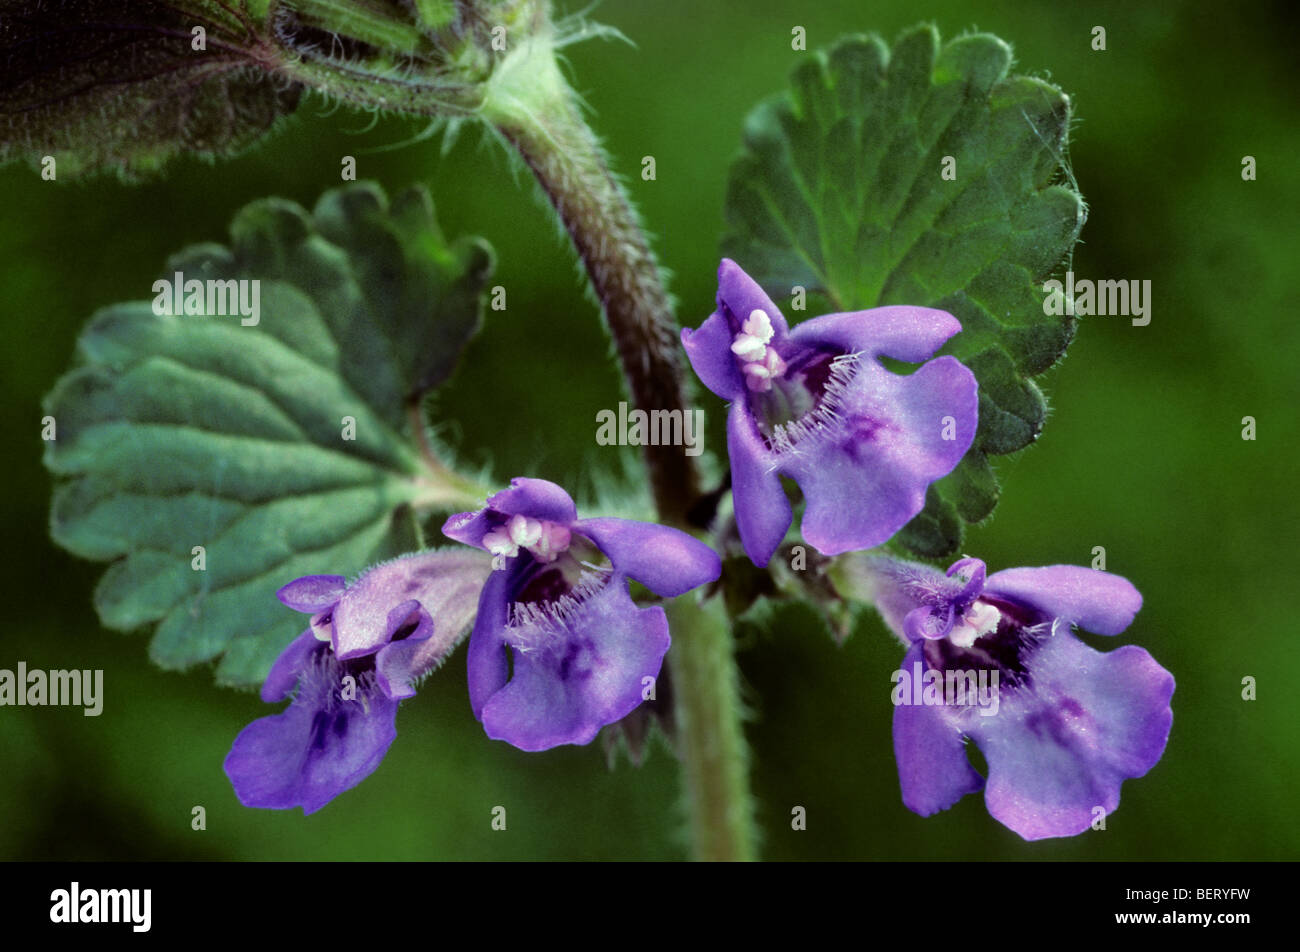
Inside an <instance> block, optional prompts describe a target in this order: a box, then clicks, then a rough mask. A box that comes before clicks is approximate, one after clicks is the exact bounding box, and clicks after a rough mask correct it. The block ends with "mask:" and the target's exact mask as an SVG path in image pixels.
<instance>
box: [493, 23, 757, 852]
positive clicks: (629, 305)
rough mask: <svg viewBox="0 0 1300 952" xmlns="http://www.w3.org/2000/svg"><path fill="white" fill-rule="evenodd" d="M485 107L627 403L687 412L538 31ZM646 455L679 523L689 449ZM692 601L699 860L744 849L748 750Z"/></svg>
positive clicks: (730, 674)
mask: <svg viewBox="0 0 1300 952" xmlns="http://www.w3.org/2000/svg"><path fill="white" fill-rule="evenodd" d="M544 29H545V28H544V27H543V31H544ZM484 113H485V116H486V117H487V118H488V119H489V121H491V122H492V123H493V125H494V126H495V128H496V129H497V131H498V132H499V133H500V134H501V136H502V137H503V138H504V139H505V140H506V141H507V142H508V143H509V144H510V145H511V146H513V147H514V148H515V150H516V151H518V153H519V155H520V156H522V158H523V160H524V161H525V162H526V163H527V164H528V167H529V168H530V169H531V170H532V172H533V174H534V175H535V176H536V177H537V181H538V183H539V184H540V185H541V187H542V189H543V190H544V191H545V193H546V196H547V198H548V199H549V200H550V202H551V204H552V205H553V206H554V207H555V210H556V212H557V213H558V214H559V216H560V220H561V221H562V222H563V223H564V227H565V229H566V231H567V232H568V233H569V237H570V238H571V239H572V241H573V245H574V248H575V249H576V250H577V252H578V256H579V257H580V258H581V259H582V263H583V266H584V267H585V268H586V270H587V274H588V276H589V278H590V280H591V286H592V289H593V290H594V291H595V293H596V296H597V297H598V298H599V299H600V303H601V307H602V309H603V310H604V314H605V320H606V322H607V324H608V326H609V331H610V334H611V335H612V337H613V338H614V346H615V349H616V350H617V352H618V357H619V361H620V363H621V364H622V367H623V373H624V375H625V377H626V378H627V383H628V388H629V390H630V391H631V396H632V399H633V401H634V403H635V405H636V406H637V407H638V408H640V409H642V410H646V411H651V410H668V411H673V410H681V411H682V412H683V413H684V412H686V392H685V386H684V384H683V378H682V364H681V357H680V352H681V349H680V341H679V339H678V333H677V326H676V321H675V320H674V319H673V313H672V306H671V304H670V302H669V299H668V294H667V292H666V291H665V289H664V285H663V280H662V277H661V275H660V272H659V266H658V264H657V263H656V261H655V257H654V253H653V252H652V251H651V250H650V245H649V242H648V241H647V239H646V236H645V233H644V231H643V230H642V229H641V225H640V222H639V221H638V220H637V216H636V213H635V212H634V211H633V209H632V206H631V203H630V202H629V201H628V197H627V195H626V193H625V192H624V190H623V187H622V186H621V185H620V184H619V182H618V180H617V179H616V178H615V177H614V176H613V174H612V173H611V172H610V170H609V168H608V167H607V165H606V162H605V156H604V154H603V152H602V150H601V147H600V143H599V142H598V141H597V139H596V136H595V134H594V133H593V132H592V131H591V129H590V128H589V127H588V126H587V124H586V122H585V121H583V118H582V115H581V113H580V112H579V110H578V106H577V103H576V102H575V101H574V97H573V94H572V92H571V91H570V89H569V87H568V84H567V83H566V82H565V81H564V79H563V77H562V76H560V74H559V71H558V69H557V68H556V66H555V59H554V51H553V50H552V49H551V47H550V45H549V44H548V43H547V42H546V37H545V34H544V32H543V33H541V34H539V35H538V36H537V37H535V38H534V39H533V40H532V41H530V42H529V44H528V45H525V46H524V47H523V48H521V49H519V50H517V51H515V52H513V53H512V54H511V55H510V56H508V57H507V58H506V60H505V61H504V62H503V63H502V64H500V65H499V66H498V68H497V70H496V72H495V73H494V75H493V80H492V86H491V88H490V90H489V94H488V98H487V102H486V105H485V108H484ZM645 458H646V466H647V469H648V471H649V476H650V486H651V489H652V491H653V494H654V500H655V506H656V508H657V509H658V512H659V518H660V519H661V520H662V521H663V522H665V523H668V524H675V525H678V526H682V527H686V526H687V525H688V513H689V512H690V510H691V508H692V507H693V505H694V504H695V502H696V501H697V499H698V496H699V487H698V475H697V473H696V470H695V467H694V464H693V461H692V458H691V457H689V456H687V455H686V454H685V452H684V451H683V448H682V447H680V446H646V447H645ZM695 601H696V600H695V599H694V598H693V597H691V596H684V597H682V598H679V599H677V600H676V601H675V602H674V603H672V604H670V605H669V606H668V611H669V615H670V619H671V622H670V625H671V629H672V632H673V647H672V650H671V651H670V652H669V654H668V661H669V665H670V669H671V671H672V676H673V697H674V699H675V701H674V703H675V713H676V719H677V741H678V745H677V746H678V750H679V752H680V755H681V758H682V764H683V769H684V773H685V786H686V794H687V800H688V803H689V807H688V812H689V814H690V827H691V839H692V842H693V843H694V847H695V855H696V857H697V858H698V859H704V860H748V859H753V858H754V853H755V849H754V824H753V806H752V802H751V799H750V794H749V789H748V763H749V758H748V749H747V747H746V744H745V735H744V730H743V728H742V726H741V708H740V702H739V694H738V686H737V685H738V674H737V671H736V664H735V658H734V656H733V654H732V637H731V631H730V627H729V626H728V624H727V620H726V618H725V616H724V615H723V613H722V610H721V608H722V606H721V602H720V600H719V599H714V600H713V601H712V602H711V603H708V604H706V605H705V606H703V607H701V606H699V605H697V604H695Z"/></svg>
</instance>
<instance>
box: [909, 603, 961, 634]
mask: <svg viewBox="0 0 1300 952" xmlns="http://www.w3.org/2000/svg"><path fill="white" fill-rule="evenodd" d="M952 616H953V612H952V605H951V604H945V605H939V606H933V605H922V606H921V607H920V608H914V609H912V610H911V611H910V612H908V613H907V616H906V617H905V618H904V619H903V634H904V635H905V636H906V637H907V640H908V641H922V640H925V641H931V640H934V639H935V638H946V637H948V632H950V631H952V623H953V617H952Z"/></svg>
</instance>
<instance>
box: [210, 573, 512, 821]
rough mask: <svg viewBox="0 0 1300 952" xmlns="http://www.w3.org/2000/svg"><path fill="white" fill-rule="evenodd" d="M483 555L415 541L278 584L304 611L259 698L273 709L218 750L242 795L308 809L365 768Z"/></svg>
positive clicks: (434, 656) (443, 647) (462, 618)
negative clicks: (372, 562) (361, 562)
mask: <svg viewBox="0 0 1300 952" xmlns="http://www.w3.org/2000/svg"><path fill="white" fill-rule="evenodd" d="M489 569H490V566H489V562H488V560H487V559H484V558H482V557H481V556H479V555H478V554H477V553H471V552H465V551H457V550H442V551H437V550H435V551H430V552H420V553H417V554H414V555H408V556H404V557H403V558H400V559H397V560H395V561H392V562H385V563H383V564H382V565H378V566H375V567H374V568H372V569H370V570H369V571H367V572H366V573H365V574H364V575H362V576H361V577H360V578H359V579H357V580H356V581H355V582H353V583H352V584H351V585H347V584H345V582H344V579H343V577H342V576H340V575H308V576H305V577H303V578H300V579H297V580H296V581H293V582H290V583H289V584H288V585H286V586H284V588H282V589H280V591H279V592H277V593H276V594H277V596H278V597H279V599H280V601H282V602H284V604H286V605H288V606H289V607H290V608H292V609H294V610H296V611H300V612H305V613H307V614H309V615H311V621H310V623H309V625H308V627H307V630H306V631H304V632H303V633H302V634H301V635H299V636H298V637H297V638H296V639H294V640H293V642H291V643H290V644H289V647H287V648H286V649H285V650H284V652H283V653H282V654H281V655H280V657H279V658H278V659H276V662H275V664H274V665H272V666H271V671H270V673H269V674H268V675H267V676H266V682H265V683H264V684H263V685H262V700H263V701H266V702H267V703H268V704H272V703H275V702H276V701H281V700H283V699H284V698H286V697H288V696H289V694H290V693H291V692H293V691H294V688H295V685H296V686H297V691H296V693H294V698H293V703H292V704H290V705H289V707H288V708H287V709H286V710H285V711H284V712H283V713H280V714H275V715H272V716H270V717H263V718H261V719H260V720H256V721H254V722H253V723H251V724H249V725H248V726H247V727H245V728H244V729H243V730H242V731H241V732H240V733H239V736H238V737H236V738H235V743H234V745H233V746H232V747H231V749H230V753H229V754H228V755H227V756H226V762H225V770H226V776H228V777H229V778H230V782H231V783H232V784H234V787H235V794H236V796H238V797H239V801H240V802H241V803H243V804H244V806H249V807H268V808H271V809H289V808H291V807H302V809H303V812H304V813H314V812H315V811H317V810H319V809H320V808H321V807H323V806H324V805H325V804H326V803H328V802H329V801H330V800H332V799H334V797H336V796H338V795H339V794H340V793H342V792H343V791H344V790H349V789H351V788H352V787H355V786H356V785H357V784H358V783H360V782H361V781H362V780H364V779H365V778H366V777H368V776H369V775H370V774H371V773H373V772H374V770H375V768H376V767H378V766H379V762H380V761H381V760H383V758H384V754H385V753H387V751H388V747H389V745H390V744H391V743H392V742H393V738H394V737H396V736H397V730H396V728H395V726H394V721H395V719H396V716H397V704H398V702H399V701H401V700H402V699H403V698H408V697H411V696H412V695H414V694H415V682H416V681H418V680H419V679H420V678H421V677H423V676H424V675H426V674H428V673H429V672H430V671H432V670H433V669H434V668H436V667H437V666H438V665H439V664H440V663H441V662H442V660H443V659H444V658H445V657H446V656H447V655H448V654H449V653H450V652H451V650H452V649H453V648H454V647H455V646H456V645H457V644H458V643H459V641H460V639H461V637H462V636H463V635H464V633H465V632H466V630H468V628H469V625H470V622H471V621H472V620H473V618H474V606H475V602H476V600H477V595H478V592H479V589H480V588H481V587H482V585H483V580H484V579H485V578H486V577H487V575H488V572H489Z"/></svg>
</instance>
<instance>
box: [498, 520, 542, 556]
mask: <svg viewBox="0 0 1300 952" xmlns="http://www.w3.org/2000/svg"><path fill="white" fill-rule="evenodd" d="M506 525H507V526H508V527H509V529H510V539H511V541H513V542H514V543H515V544H516V545H520V546H523V547H524V548H525V549H527V548H529V547H531V546H534V545H536V544H537V540H538V539H540V538H541V537H542V524H541V523H540V522H538V521H537V520H536V519H529V518H528V517H527V516H511V517H510V521H509V522H507V523H506Z"/></svg>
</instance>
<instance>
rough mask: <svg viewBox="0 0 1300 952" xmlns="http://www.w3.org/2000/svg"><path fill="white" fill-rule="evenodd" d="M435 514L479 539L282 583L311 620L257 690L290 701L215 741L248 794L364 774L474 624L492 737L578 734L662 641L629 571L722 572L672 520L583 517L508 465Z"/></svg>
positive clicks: (479, 692) (624, 695)
mask: <svg viewBox="0 0 1300 952" xmlns="http://www.w3.org/2000/svg"><path fill="white" fill-rule="evenodd" d="M445 531H446V534H447V536H448V537H449V538H451V539H454V540H456V541H458V542H463V543H465V544H466V545H468V546H472V547H474V549H482V550H485V551H486V553H487V554H486V555H485V554H482V553H479V552H475V551H472V550H471V549H464V550H443V551H430V552H424V553H419V554H416V555H411V556H407V557H405V558H402V559H398V560H396V561H394V562H388V563H385V564H383V565H380V566H377V567H376V568H373V569H371V570H370V571H369V572H367V573H366V574H364V575H363V576H361V578H359V579H357V581H356V582H354V583H353V584H351V585H348V584H345V580H344V579H343V578H342V577H341V576H334V575H312V576H307V577H305V578H300V579H298V580H296V581H294V582H291V583H289V584H288V585H286V586H285V587H284V588H282V589H280V591H279V593H278V595H279V598H280V600H281V601H282V602H284V604H286V605H287V606H289V607H290V608H292V609H294V610H295V611H300V612H305V613H307V614H308V615H310V621H309V623H308V627H307V629H306V630H305V631H304V632H303V633H302V634H301V635H299V636H298V637H297V638H296V639H295V640H294V641H293V642H292V643H291V644H290V645H289V646H288V648H286V649H285V651H284V653H283V654H281V655H280V657H279V658H278V659H277V660H276V662H275V664H274V666H273V667H272V668H271V672H270V674H269V675H268V676H267V678H266V682H265V684H264V685H263V686H262V700H263V701H266V702H267V703H274V702H276V701H281V700H283V699H285V698H286V697H288V696H289V695H290V694H291V693H293V694H294V697H293V703H292V704H290V705H289V707H288V709H287V710H285V711H284V712H282V713H280V714H276V715H273V716H270V717H264V718H261V719H260V720H257V721H254V722H253V723H252V724H250V725H249V726H248V727H246V728H245V729H244V730H243V731H242V732H241V733H240V735H239V736H238V737H237V738H236V739H235V743H234V746H233V748H232V749H231V751H230V754H229V755H228V756H227V758H226V763H225V769H226V774H227V775H228V776H229V777H230V780H231V783H232V784H234V787H235V792H236V794H237V795H238V797H239V799H240V802H242V803H243V804H244V805H246V806H255V807H269V808H289V807H296V806H297V807H302V809H303V811H304V812H306V813H311V812H313V811H315V810H318V809H319V808H320V807H322V806H324V805H325V804H326V803H327V802H329V801H330V800H331V799H333V798H334V797H335V796H337V795H338V794H340V793H342V792H343V791H345V790H348V789H350V788H352V787H354V786H356V785H357V784H358V783H360V782H361V781H362V780H363V779H365V778H366V777H367V776H369V775H370V774H371V773H373V772H374V770H375V768H376V767H378V766H379V763H380V761H381V760H383V757H384V754H385V753H386V752H387V751H388V747H389V745H390V744H392V742H393V739H394V737H395V736H396V727H395V720H396V715H397V706H398V702H399V701H401V700H403V699H405V698H408V697H411V696H412V695H414V694H415V685H416V683H417V682H418V681H419V680H420V678H422V677H423V676H424V675H425V674H427V673H428V672H429V671H431V670H433V669H434V668H435V667H437V666H438V665H439V664H440V663H441V662H442V660H443V659H444V658H445V657H446V656H447V655H448V654H449V653H450V652H451V650H452V649H453V648H454V647H455V646H456V645H457V644H458V643H459V641H460V639H461V637H462V636H463V635H464V634H465V632H466V630H467V629H468V628H469V627H470V625H471V623H473V634H472V636H471V638H470V646H469V695H470V704H471V706H472V707H473V710H474V715H475V716H476V717H478V718H479V720H480V721H482V722H483V726H484V729H485V730H486V731H487V734H488V736H489V737H492V738H494V739H500V740H505V741H508V742H509V743H511V744H513V745H514V746H516V747H519V748H520V749H522V750H546V749H548V748H551V747H555V746H557V745H559V744H586V743H588V742H589V741H591V740H592V739H593V738H594V737H595V735H596V733H597V732H598V731H599V730H600V729H601V728H602V727H604V726H605V725H607V724H611V723H614V722H615V721H618V720H620V719H622V718H623V717H625V716H626V715H627V714H628V713H629V712H631V711H632V709H633V708H635V707H636V706H637V705H638V704H640V703H641V700H642V698H643V696H644V694H645V689H646V688H647V686H648V685H652V684H653V682H654V679H655V678H657V677H658V676H659V672H660V668H661V666H662V664H663V658H664V654H665V653H666V652H667V650H668V645H669V636H668V621H667V618H666V617H665V615H664V611H663V609H662V608H659V607H657V606H652V607H648V608H643V607H640V606H638V605H637V604H636V603H635V602H634V601H633V600H632V597H631V594H630V591H629V586H628V579H635V580H637V581H638V582H641V583H642V584H643V585H645V586H646V587H647V588H649V589H650V590H651V591H652V592H654V593H656V594H658V595H661V596H664V597H673V596H676V595H681V594H683V593H685V592H687V591H690V590H691V589H693V588H695V587H696V586H698V585H702V584H704V583H705V582H710V581H713V580H714V579H716V578H717V577H718V574H719V572H720V571H721V562H720V560H719V558H718V556H717V553H715V552H714V551H713V550H712V549H711V548H709V547H708V546H707V545H705V544H704V543H702V542H699V541H697V540H695V539H694V538H692V537H691V536H689V535H687V534H686V533H684V532H680V531H678V530H676V529H669V528H665V527H663V526H657V525H651V524H648V523H641V522H633V521H630V520H625V519H579V518H578V514H577V510H576V508H575V506H574V504H573V500H572V499H570V498H569V496H568V494H567V493H565V491H564V490H563V489H561V488H560V487H559V486H557V485H555V484H554V483H550V482H546V481H545V480H540V479H516V480H513V481H512V482H511V484H510V488H509V489H506V490H504V491H502V492H499V493H497V494H496V495H494V496H492V497H491V498H490V499H488V502H487V505H486V506H485V507H484V508H483V509H481V510H479V511H478V512H473V513H463V514H461V515H459V516H455V517H453V518H452V519H450V520H449V521H448V522H447V525H446V528H445ZM489 556H491V558H489ZM601 560H603V561H604V562H605V563H607V564H600V563H601ZM512 672H513V673H512ZM295 688H296V692H295Z"/></svg>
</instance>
